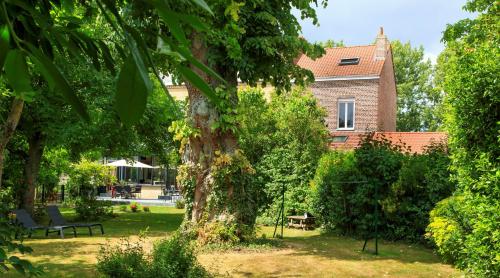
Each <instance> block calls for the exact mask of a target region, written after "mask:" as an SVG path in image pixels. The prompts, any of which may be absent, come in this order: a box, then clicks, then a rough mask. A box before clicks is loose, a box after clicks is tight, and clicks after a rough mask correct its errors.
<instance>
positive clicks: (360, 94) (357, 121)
mask: <svg viewBox="0 0 500 278" xmlns="http://www.w3.org/2000/svg"><path fill="white" fill-rule="evenodd" d="M310 88H311V91H312V92H313V94H314V96H315V97H316V98H317V99H318V102H319V104H320V105H321V106H322V107H324V108H325V109H326V111H327V117H326V119H325V122H326V124H327V125H328V130H329V131H330V132H331V133H333V132H336V130H337V107H338V106H337V105H338V100H339V99H342V98H354V100H355V113H354V130H353V131H352V132H359V131H376V130H377V127H378V122H377V115H378V108H377V104H378V90H379V80H378V79H369V80H336V81H317V82H314V84H312V85H311V86H310Z"/></svg>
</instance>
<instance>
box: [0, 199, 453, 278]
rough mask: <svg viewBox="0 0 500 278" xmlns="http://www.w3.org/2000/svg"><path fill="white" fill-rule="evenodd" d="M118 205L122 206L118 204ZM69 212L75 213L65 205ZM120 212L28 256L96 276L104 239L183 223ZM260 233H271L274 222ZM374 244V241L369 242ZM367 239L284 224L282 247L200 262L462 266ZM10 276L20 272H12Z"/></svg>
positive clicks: (416, 272) (357, 268) (62, 272)
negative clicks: (98, 229) (92, 230)
mask: <svg viewBox="0 0 500 278" xmlns="http://www.w3.org/2000/svg"><path fill="white" fill-rule="evenodd" d="M116 210H118V209H116ZM63 213H64V214H65V216H66V217H68V218H71V217H73V216H74V215H73V213H72V212H71V211H68V210H64V211H63ZM117 214H118V216H117V217H116V218H113V219H110V220H106V221H103V224H104V228H105V232H106V233H105V235H104V236H101V235H100V234H99V235H97V234H96V235H94V236H93V237H89V236H88V235H86V231H85V229H82V230H80V233H79V236H78V237H77V238H73V237H72V236H70V235H69V234H70V233H68V236H67V238H66V239H59V238H58V237H57V236H56V235H55V234H54V235H53V236H52V237H51V238H49V239H45V238H44V237H43V235H42V234H41V233H39V234H38V235H35V237H34V238H33V239H28V240H26V241H25V243H26V245H28V246H31V247H32V248H33V249H34V252H33V254H31V255H29V256H27V258H28V259H30V260H31V261H32V262H34V263H36V264H37V265H42V266H43V267H44V268H45V270H46V272H47V275H46V277H79V278H83V277H94V276H97V273H96V272H95V270H94V269H95V267H94V265H95V263H96V255H97V253H98V250H99V247H100V246H101V245H103V244H113V243H117V242H119V239H120V238H121V237H123V236H135V235H137V234H138V233H139V232H140V231H141V230H146V229H148V239H147V246H146V247H147V248H150V247H151V246H152V242H154V241H155V240H158V239H160V238H163V237H165V236H168V235H169V234H171V233H172V232H174V231H175V230H176V229H177V228H178V227H179V225H180V223H181V221H182V217H183V210H178V209H174V208H167V207H151V213H144V212H140V213H131V212H125V213H123V212H118V213H117ZM259 233H260V234H266V236H267V237H268V238H270V236H271V235H272V228H271V227H262V228H260V231H259ZM370 244H371V245H370V246H369V247H370V248H373V243H370ZM362 245H363V242H362V241H360V240H354V239H351V238H346V237H338V236H332V235H322V234H320V233H319V231H318V230H315V231H301V230H294V229H285V239H284V240H283V244H281V247H279V248H278V247H275V248H271V247H269V248H252V249H246V248H235V249H234V250H226V251H208V250H205V251H201V252H200V254H199V255H198V257H199V259H200V262H201V263H202V264H203V265H205V266H206V267H207V269H208V270H209V271H211V272H212V273H214V274H216V275H218V276H225V277H228V276H229V277H281V276H286V277H339V276H340V277H381V276H388V277H394V276H395V277H438V276H441V277H456V276H460V275H461V274H460V272H458V271H456V270H455V269H453V268H452V267H451V266H449V265H447V264H443V263H441V262H440V260H439V258H438V257H437V256H436V255H434V254H433V252H432V250H429V249H426V248H424V247H421V246H418V245H408V244H403V243H389V242H384V241H382V242H380V245H379V251H380V255H379V256H375V255H373V254H370V253H362V252H361V251H360V249H361V247H362ZM7 277H18V276H17V275H15V274H9V275H7Z"/></svg>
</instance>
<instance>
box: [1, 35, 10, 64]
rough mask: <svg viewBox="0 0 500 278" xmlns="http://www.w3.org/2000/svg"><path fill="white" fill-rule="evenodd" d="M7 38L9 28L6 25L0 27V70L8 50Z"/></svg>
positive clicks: (8, 36) (8, 37)
mask: <svg viewBox="0 0 500 278" xmlns="http://www.w3.org/2000/svg"><path fill="white" fill-rule="evenodd" d="M9 39H10V35H9V28H7V26H2V27H0V70H2V68H3V63H4V62H5V57H7V53H8V52H9Z"/></svg>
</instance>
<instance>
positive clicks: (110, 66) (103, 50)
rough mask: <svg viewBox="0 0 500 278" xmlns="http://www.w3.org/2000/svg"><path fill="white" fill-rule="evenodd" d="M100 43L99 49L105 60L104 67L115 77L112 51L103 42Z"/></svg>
mask: <svg viewBox="0 0 500 278" xmlns="http://www.w3.org/2000/svg"><path fill="white" fill-rule="evenodd" d="M98 43H99V49H100V50H101V56H102V59H103V60H104V65H105V66H106V68H107V69H108V70H109V71H110V72H111V74H113V76H114V75H115V74H116V72H115V64H114V59H113V56H112V55H111V51H109V48H108V46H107V45H106V44H105V43H104V42H103V41H101V40H100V41H98Z"/></svg>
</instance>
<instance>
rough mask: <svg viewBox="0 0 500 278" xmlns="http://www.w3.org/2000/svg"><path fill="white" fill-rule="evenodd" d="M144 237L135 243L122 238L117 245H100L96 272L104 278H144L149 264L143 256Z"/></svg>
mask: <svg viewBox="0 0 500 278" xmlns="http://www.w3.org/2000/svg"><path fill="white" fill-rule="evenodd" d="M143 241H144V237H139V240H138V241H136V242H131V241H130V239H128V238H122V239H121V240H120V242H119V244H117V245H108V244H106V245H102V246H101V248H100V249H99V255H98V257H97V270H98V271H99V272H100V273H102V274H104V275H105V276H106V277H112V278H122V277H123V278H134V277H146V273H147V270H148V269H149V268H150V263H149V262H148V261H147V257H146V255H145V254H144V247H143Z"/></svg>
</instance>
